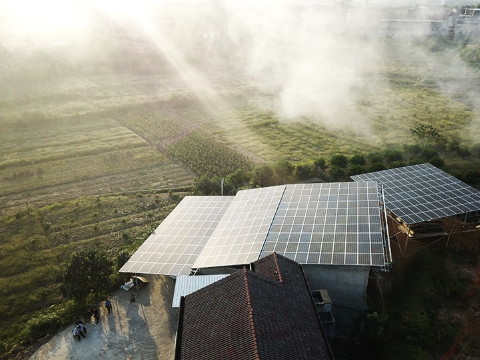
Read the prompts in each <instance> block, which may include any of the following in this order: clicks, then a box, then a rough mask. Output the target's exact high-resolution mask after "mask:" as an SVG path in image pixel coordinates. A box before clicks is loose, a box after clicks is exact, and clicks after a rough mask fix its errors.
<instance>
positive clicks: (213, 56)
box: [0, 0, 476, 134]
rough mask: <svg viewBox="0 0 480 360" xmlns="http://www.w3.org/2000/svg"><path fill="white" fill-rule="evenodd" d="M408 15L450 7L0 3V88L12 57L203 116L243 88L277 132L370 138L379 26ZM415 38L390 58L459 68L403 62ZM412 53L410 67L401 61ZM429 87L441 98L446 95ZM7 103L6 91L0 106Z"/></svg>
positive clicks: (379, 84)
mask: <svg viewBox="0 0 480 360" xmlns="http://www.w3.org/2000/svg"><path fill="white" fill-rule="evenodd" d="M462 3H463V2H462ZM412 4H415V5H422V6H421V7H419V8H417V10H416V12H415V13H414V15H413V16H414V18H419V19H432V18H435V17H441V16H443V15H444V14H443V13H444V12H447V11H448V10H449V9H450V8H451V7H453V5H454V4H453V3H452V2H450V3H449V2H447V3H446V2H439V1H433V0H432V1H421V2H420V1H417V2H415V3H414V2H412V1H407V0H405V1H401V0H397V1H379V0H377V1H374V0H370V1H343V2H342V1H241V2H239V1H227V0H225V1H222V0H218V1H162V2H157V1H146V0H144V1H140V2H135V3H133V2H129V1H60V0H46V1H41V2H36V1H16V2H10V1H5V2H1V3H0V13H1V15H0V16H1V18H0V20H1V24H2V25H1V28H0V45H2V46H3V47H4V49H5V51H4V54H3V56H0V63H1V69H0V71H1V72H0V78H1V77H2V72H3V74H4V75H3V77H5V74H8V73H9V72H11V71H14V70H13V69H14V67H15V65H16V62H18V60H12V56H14V57H15V58H16V59H18V58H19V57H20V58H21V59H23V60H22V61H25V62H28V61H30V62H31V61H32V60H33V61H35V62H37V65H38V67H41V65H42V64H41V63H42V62H47V61H48V62H49V63H53V64H56V66H57V67H59V66H60V65H62V69H64V70H63V72H62V73H61V74H60V76H67V75H68V76H71V75H76V76H82V74H88V73H97V74H98V73H122V74H126V73H130V74H152V75H153V74H167V73H168V74H170V75H171V74H174V75H175V85H174V86H173V87H174V88H178V89H185V88H186V89H189V91H192V92H193V93H195V94H196V96H197V97H198V98H199V99H200V100H201V101H202V102H203V103H204V105H205V107H206V109H207V111H209V112H210V113H212V114H213V113H215V111H216V109H218V108H219V107H226V106H228V102H227V101H226V100H225V99H224V98H223V97H222V94H220V93H219V90H218V88H219V86H223V85H228V84H230V85H232V84H237V85H238V84H240V83H244V84H248V85H249V86H253V87H254V88H255V89H256V92H255V96H258V99H261V102H262V103H264V104H266V106H268V107H269V108H271V109H273V110H274V111H275V113H276V114H277V115H278V116H279V117H280V118H281V119H282V120H283V121H297V120H304V119H308V120H309V121H314V122H317V123H319V124H322V125H324V126H326V127H327V128H331V129H339V128H340V129H350V130H353V131H355V132H357V133H360V134H369V129H370V124H369V123H368V121H367V120H366V119H365V118H364V115H362V114H361V113H360V112H359V111H358V110H357V104H358V103H360V102H361V101H362V100H363V99H364V97H365V96H366V95H371V94H375V93H378V92H384V91H388V84H387V82H386V81H385V79H382V78H381V77H379V76H375V72H374V71H372V68H374V67H378V66H379V64H383V63H388V62H389V61H391V56H392V54H391V53H387V52H386V51H385V49H384V47H383V40H384V36H382V35H381V33H382V31H384V28H383V26H384V23H383V22H382V20H383V19H385V18H386V17H389V16H391V13H389V12H388V11H389V9H391V8H392V7H393V6H403V5H409V6H412ZM415 29H416V30H415V31H411V32H410V33H409V34H404V36H403V37H402V40H401V41H400V42H399V47H398V54H401V55H400V56H403V57H405V58H407V60H408V61H412V62H413V61H415V62H417V63H420V64H422V66H424V67H426V68H430V69H433V68H435V73H436V74H438V73H441V72H444V71H446V70H444V69H449V68H451V67H452V62H454V63H455V65H454V68H456V69H457V68H458V62H461V60H459V59H458V57H455V58H450V59H448V58H447V60H446V59H445V58H443V59H438V58H436V59H433V58H431V56H430V55H428V54H427V53H426V52H425V53H422V52H419V49H418V48H415V49H414V50H412V49H413V48H411V47H410V46H411V43H412V42H413V40H414V39H415V38H416V37H418V36H423V35H426V34H427V33H428V32H429V31H430V28H429V25H428V24H425V25H424V26H418V27H416V28H415ZM0 50H1V47H0ZM413 51H415V54H416V56H410V54H412V52H413ZM398 54H397V55H398ZM407 55H408V56H407ZM119 63H120V64H121V65H120V66H119ZM465 66H466V65H465ZM469 71H473V70H470V69H469ZM56 76H59V75H58V72H57V75H56ZM48 80H54V79H48ZM45 81H47V79H45ZM436 81H438V84H439V89H440V90H442V91H445V92H446V93H449V92H451V91H456V90H455V89H453V90H452V85H451V84H446V83H443V82H442V81H443V80H442V79H440V78H438V79H436ZM160 90H161V89H160ZM160 90H159V91H160ZM5 91H6V90H5V89H4V92H5ZM16 91H17V90H16V89H15V88H14V89H12V88H9V90H8V91H7V94H9V95H12V94H14V93H15V92H16ZM17 95H18V94H17ZM252 95H253V93H252ZM475 103H476V102H474V101H472V104H475ZM473 106H475V105H473Z"/></svg>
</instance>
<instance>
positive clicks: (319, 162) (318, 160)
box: [313, 158, 327, 169]
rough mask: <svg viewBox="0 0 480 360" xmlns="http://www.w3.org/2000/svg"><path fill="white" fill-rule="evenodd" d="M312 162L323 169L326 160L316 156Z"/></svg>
mask: <svg viewBox="0 0 480 360" xmlns="http://www.w3.org/2000/svg"><path fill="white" fill-rule="evenodd" d="M313 164H314V165H315V166H316V167H318V168H320V169H324V168H325V165H326V164H327V162H326V161H325V159H324V158H316V159H315V160H313Z"/></svg>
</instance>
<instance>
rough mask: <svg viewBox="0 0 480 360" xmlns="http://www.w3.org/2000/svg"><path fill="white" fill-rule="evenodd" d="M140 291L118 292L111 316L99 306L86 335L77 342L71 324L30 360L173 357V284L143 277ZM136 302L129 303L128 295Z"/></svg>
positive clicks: (131, 359)
mask: <svg viewBox="0 0 480 360" xmlns="http://www.w3.org/2000/svg"><path fill="white" fill-rule="evenodd" d="M146 277H147V279H148V280H149V281H150V282H149V284H148V285H147V286H145V287H143V288H142V289H140V290H138V292H137V291H136V290H135V289H130V290H129V291H125V290H121V289H120V290H118V291H117V292H116V293H115V294H114V295H112V296H111V297H110V300H111V302H112V305H113V309H112V313H111V314H110V315H108V314H107V310H106V308H105V307H104V306H103V303H101V304H100V305H101V306H100V319H99V322H98V325H95V324H94V323H86V327H87V335H86V338H82V339H81V340H80V341H77V340H75V339H74V338H73V336H72V333H71V331H72V329H73V328H74V326H75V325H74V324H72V326H70V327H68V328H67V329H65V330H63V331H62V332H60V333H58V334H56V335H55V336H54V337H53V338H52V339H51V340H50V341H48V342H47V343H45V344H44V345H42V346H41V347H40V348H39V349H38V350H36V351H35V353H34V354H33V355H32V356H30V358H29V360H56V359H58V360H60V359H62V360H65V359H72V360H83V359H89V360H91V359H105V360H113V359H129V360H134V359H142V360H149V359H161V360H171V359H173V358H174V350H175V349H174V345H175V344H174V342H175V333H176V327H177V319H178V316H177V311H176V310H172V308H171V302H172V297H173V290H174V281H173V280H172V279H171V278H169V277H164V276H156V275H154V276H146ZM132 294H135V295H136V299H135V300H136V301H135V302H133V303H132V302H131V301H130V300H131V295H132Z"/></svg>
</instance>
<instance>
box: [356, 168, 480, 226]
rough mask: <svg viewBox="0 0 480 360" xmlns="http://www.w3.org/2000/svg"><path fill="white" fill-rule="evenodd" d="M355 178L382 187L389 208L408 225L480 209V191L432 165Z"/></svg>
mask: <svg viewBox="0 0 480 360" xmlns="http://www.w3.org/2000/svg"><path fill="white" fill-rule="evenodd" d="M351 178H352V179H353V180H354V181H356V182H359V181H377V182H378V183H380V184H382V185H383V188H384V197H385V206H386V207H387V209H388V210H389V211H391V212H392V213H394V214H395V215H396V216H398V217H399V218H401V219H402V220H403V221H404V222H405V223H406V224H408V225H411V224H415V223H420V222H425V221H431V220H436V219H440V218H444V217H448V216H454V215H460V214H464V213H468V212H472V211H479V210H480V191H478V190H477V189H475V188H473V187H471V186H470V185H467V184H465V183H464V182H462V181H460V180H458V179H457V178H455V177H453V176H451V175H449V174H447V173H446V172H444V171H442V170H440V169H438V168H437V167H435V166H433V165H431V164H429V163H424V164H418V165H411V166H405V167H401V168H395V169H390V170H382V171H376V172H372V173H367V174H361V175H355V176H351Z"/></svg>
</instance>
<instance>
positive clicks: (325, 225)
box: [260, 182, 385, 266]
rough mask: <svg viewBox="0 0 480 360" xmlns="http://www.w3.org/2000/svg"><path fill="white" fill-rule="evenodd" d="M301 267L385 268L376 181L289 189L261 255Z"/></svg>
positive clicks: (309, 185)
mask: <svg viewBox="0 0 480 360" xmlns="http://www.w3.org/2000/svg"><path fill="white" fill-rule="evenodd" d="M273 251H275V252H277V253H279V254H282V255H284V256H286V257H288V258H290V259H292V260H295V261H297V262H298V263H300V264H331V265H373V266H384V265H385V256H384V249H383V232H382V227H381V222H380V207H379V199H378V188H377V184H376V183H375V182H363V183H355V182H352V183H323V184H297V185H287V187H286V189H285V193H284V195H283V197H282V200H281V202H280V204H279V207H278V211H277V213H276V215H275V217H274V219H273V222H272V226H271V228H270V231H269V232H268V235H267V237H266V241H265V244H264V246H263V249H262V252H261V254H260V257H263V256H267V255H269V254H271V253H272V252H273Z"/></svg>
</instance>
